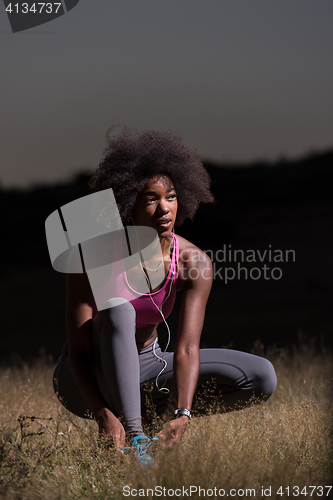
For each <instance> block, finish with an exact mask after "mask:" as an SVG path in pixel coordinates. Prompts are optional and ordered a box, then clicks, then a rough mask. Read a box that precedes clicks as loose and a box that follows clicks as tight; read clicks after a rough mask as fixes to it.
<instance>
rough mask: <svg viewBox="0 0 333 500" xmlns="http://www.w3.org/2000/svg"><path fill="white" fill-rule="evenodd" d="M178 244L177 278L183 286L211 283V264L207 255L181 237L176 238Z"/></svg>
mask: <svg viewBox="0 0 333 500" xmlns="http://www.w3.org/2000/svg"><path fill="white" fill-rule="evenodd" d="M176 237H177V240H178V243H179V261H178V263H179V278H180V280H181V282H182V284H183V286H185V285H186V284H187V285H190V284H192V285H193V284H194V283H195V284H196V285H202V284H203V282H204V283H205V284H206V285H208V284H209V285H211V283H212V279H213V278H212V275H213V272H212V262H211V260H210V258H209V257H208V255H207V254H206V253H205V252H204V251H203V250H201V249H200V248H198V247H197V246H196V245H194V244H193V243H191V242H190V241H188V240H186V239H185V238H183V237H181V236H178V235H177V236H176Z"/></svg>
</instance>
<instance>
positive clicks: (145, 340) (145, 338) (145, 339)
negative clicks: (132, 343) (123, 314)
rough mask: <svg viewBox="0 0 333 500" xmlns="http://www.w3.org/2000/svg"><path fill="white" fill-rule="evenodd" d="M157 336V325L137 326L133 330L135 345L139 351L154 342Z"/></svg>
mask: <svg viewBox="0 0 333 500" xmlns="http://www.w3.org/2000/svg"><path fill="white" fill-rule="evenodd" d="M156 337H157V325H153V326H147V327H146V328H137V329H136V332H135V340H136V345H137V346H138V350H139V351H141V349H143V348H144V347H147V346H148V345H149V344H151V343H152V342H154V340H155V339H156Z"/></svg>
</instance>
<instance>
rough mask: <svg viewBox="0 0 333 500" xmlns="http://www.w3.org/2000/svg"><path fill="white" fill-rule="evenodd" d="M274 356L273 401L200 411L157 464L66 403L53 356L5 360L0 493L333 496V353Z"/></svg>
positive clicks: (27, 496) (28, 495) (1, 371)
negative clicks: (100, 435)
mask: <svg viewBox="0 0 333 500" xmlns="http://www.w3.org/2000/svg"><path fill="white" fill-rule="evenodd" d="M268 357H269V358H270V359H271V361H272V362H273V364H274V366H275V368H276V372H277V376H278V387H277V389H276V391H275V393H274V394H273V396H272V397H271V399H270V400H269V401H268V402H267V403H265V404H262V405H257V406H253V407H251V408H247V409H245V410H241V411H238V412H231V413H227V414H222V415H220V414H211V415H206V416H202V417H197V418H193V419H192V422H191V424H190V425H189V426H188V428H187V430H186V433H185V435H184V437H183V440H182V443H181V445H180V446H179V447H178V448H177V449H175V450H171V451H168V452H166V451H162V450H158V449H157V450H156V452H155V455H154V466H153V468H151V469H149V470H146V469H143V468H141V466H138V465H137V463H136V461H135V458H134V457H132V456H128V455H126V456H121V455H120V454H119V453H117V452H115V451H113V450H112V449H107V448H105V447H104V448H103V447H101V446H99V445H98V442H97V425H96V423H95V422H94V421H91V420H82V419H79V418H76V417H74V416H72V415H71V414H69V413H68V412H67V411H66V410H65V409H63V408H62V407H60V405H59V403H58V401H57V399H56V397H55V395H54V394H53V390H52V387H51V379H52V372H53V366H51V365H50V364H49V363H48V362H47V360H45V359H44V360H42V359H41V360H38V361H36V362H35V363H34V364H33V365H32V366H28V365H24V364H23V365H21V366H20V367H15V366H13V367H6V368H1V369H0V376H1V389H0V390H1V397H0V426H1V427H0V460H1V478H0V497H3V498H8V499H29V500H30V499H34V500H37V499H43V500H44V499H47V500H56V499H57V500H60V499H66V500H67V499H74V498H96V499H104V498H105V499H107V498H114V499H118V498H119V499H120V498H122V499H123V498H135V497H136V496H137V497H150V498H151V497H152V496H153V495H152V493H154V494H155V497H156V498H159V497H160V498H189V497H190V498H223V496H224V497H227V495H228V496H229V497H232V498H249V497H250V498H266V497H269V498H273V499H284V498H288V497H294V498H295V497H296V496H299V498H319V497H320V498H333V488H332V490H331V491H330V492H329V488H325V486H329V485H332V471H333V453H332V437H333V436H332V434H333V433H332V427H333V426H332V409H333V404H332V357H331V355H329V354H328V353H325V352H321V353H320V354H315V353H314V352H313V351H312V350H311V349H309V348H307V347H306V346H303V348H301V349H300V350H298V351H294V352H293V353H289V354H287V353H286V352H280V353H275V354H273V353H271V354H268ZM199 487H200V488H201V490H199ZM297 487H299V490H298V489H297ZM314 487H316V488H314ZM288 488H289V489H288ZM147 489H148V491H147Z"/></svg>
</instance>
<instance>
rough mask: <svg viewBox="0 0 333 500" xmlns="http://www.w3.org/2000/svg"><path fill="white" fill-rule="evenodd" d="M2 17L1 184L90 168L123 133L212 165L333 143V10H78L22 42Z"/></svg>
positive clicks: (259, 3) (311, 4)
mask: <svg viewBox="0 0 333 500" xmlns="http://www.w3.org/2000/svg"><path fill="white" fill-rule="evenodd" d="M1 9H2V10H1ZM0 12H1V14H0V40H1V44H0V47H1V48H0V65H1V80H0V81H1V84H0V85H1V113H0V123H1V129H0V137H1V148H0V165H1V174H0V181H1V184H2V186H3V187H10V186H29V185H31V184H33V183H42V182H51V181H55V180H60V179H65V178H70V176H71V175H73V173H74V172H76V171H79V170H82V169H86V170H91V171H92V170H93V169H94V168H95V167H96V166H97V164H98V162H99V160H100V158H101V154H102V149H103V147H104V136H105V133H106V130H107V129H108V127H109V126H110V125H112V124H114V123H116V124H120V125H130V126H134V127H138V128H143V129H144V128H153V129H172V130H174V131H176V132H178V133H180V134H181V135H183V137H184V141H185V143H187V144H188V145H190V146H193V147H195V148H196V149H197V151H198V152H199V154H200V155H201V156H202V157H204V158H205V159H210V160H214V161H234V162H237V161H251V160H255V159H270V160H274V159H277V158H279V157H281V156H286V157H297V156H303V155H306V154H308V153H309V152H311V151H314V150H316V151H322V150H325V149H328V148H332V146H333V92H332V89H333V63H332V60H333V59H332V54H333V29H332V22H333V2H332V1H329V0H208V1H207V0H118V1H117V2H115V1H111V0H96V1H93V0H80V2H79V4H78V5H77V6H76V7H75V8H74V9H73V10H71V11H70V12H68V13H67V14H66V15H64V16H62V17H60V18H58V19H56V20H54V21H52V22H50V23H47V24H45V25H43V26H41V27H38V28H34V29H30V30H27V31H24V32H20V33H16V34H13V33H12V32H11V30H10V25H9V21H8V19H7V17H6V15H5V11H4V5H3V2H1V5H0Z"/></svg>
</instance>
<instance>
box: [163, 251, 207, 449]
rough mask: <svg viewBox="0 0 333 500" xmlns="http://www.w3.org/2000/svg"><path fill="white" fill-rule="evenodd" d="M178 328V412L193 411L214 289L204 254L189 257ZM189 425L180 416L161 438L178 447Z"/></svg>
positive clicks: (176, 376)
mask: <svg viewBox="0 0 333 500" xmlns="http://www.w3.org/2000/svg"><path fill="white" fill-rule="evenodd" d="M185 274H186V276H185V280H186V284H185V287H184V290H183V297H182V303H181V310H180V317H179V326H178V333H177V339H176V347H175V353H174V392H175V397H176V404H177V408H187V409H191V406H192V400H193V396H194V392H195V389H196V385H197V380H198V375H199V364H200V359H199V344H200V337H201V331H202V327H203V323H204V318H205V310H206V304H207V300H208V296H209V293H210V289H211V285H212V264H211V261H210V259H209V258H208V257H207V255H205V254H204V253H203V252H202V260H200V261H199V262H197V261H195V260H194V259H193V256H192V255H191V251H189V253H188V258H187V259H186V268H185ZM187 423H188V417H186V416H181V417H179V418H177V419H176V420H173V421H171V422H169V424H168V425H167V427H166V429H165V430H164V431H163V432H162V435H161V437H162V438H163V437H164V438H169V440H170V446H173V445H174V444H176V443H178V442H179V441H180V439H181V436H182V434H183V433H184V431H185V428H186V426H187Z"/></svg>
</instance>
